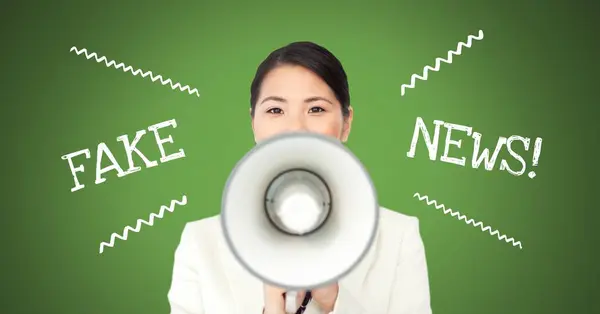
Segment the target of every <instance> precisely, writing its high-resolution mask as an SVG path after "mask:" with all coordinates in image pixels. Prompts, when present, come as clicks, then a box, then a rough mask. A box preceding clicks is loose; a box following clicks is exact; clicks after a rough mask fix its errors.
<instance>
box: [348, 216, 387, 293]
mask: <svg viewBox="0 0 600 314" xmlns="http://www.w3.org/2000/svg"><path fill="white" fill-rule="evenodd" d="M380 227H381V224H378V228H377V231H376V232H375V239H373V244H372V245H371V247H370V248H369V249H368V251H367V253H366V254H365V256H364V258H363V259H362V261H360V263H359V264H358V265H357V266H356V267H355V268H354V269H353V270H352V271H350V273H349V274H348V275H347V276H346V277H344V278H342V279H341V280H340V285H341V286H343V287H344V289H346V290H347V291H349V292H350V293H352V295H354V297H358V296H361V295H362V294H363V291H362V289H361V288H362V287H364V286H365V284H366V282H367V280H368V279H369V278H368V276H369V272H370V271H371V268H372V266H373V264H374V262H375V259H376V258H377V254H378V252H379V243H380V241H379V238H380Z"/></svg>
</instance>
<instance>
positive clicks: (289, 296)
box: [285, 291, 312, 314]
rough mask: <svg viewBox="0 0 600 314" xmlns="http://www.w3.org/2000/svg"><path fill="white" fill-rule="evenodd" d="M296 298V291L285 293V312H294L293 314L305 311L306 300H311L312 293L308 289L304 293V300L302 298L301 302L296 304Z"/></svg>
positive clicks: (301, 313)
mask: <svg viewBox="0 0 600 314" xmlns="http://www.w3.org/2000/svg"><path fill="white" fill-rule="evenodd" d="M297 299H298V292H297V291H288V292H286V293H285V312H286V313H295V314H303V313H304V311H306V306H307V305H308V302H310V300H312V293H311V292H310V291H307V292H306V295H304V300H302V304H301V305H300V306H298V304H297V303H296V301H297Z"/></svg>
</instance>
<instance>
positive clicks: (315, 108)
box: [308, 107, 325, 113]
mask: <svg viewBox="0 0 600 314" xmlns="http://www.w3.org/2000/svg"><path fill="white" fill-rule="evenodd" d="M308 112H310V113H319V112H325V109H323V108H321V107H312V108H310V110H308Z"/></svg>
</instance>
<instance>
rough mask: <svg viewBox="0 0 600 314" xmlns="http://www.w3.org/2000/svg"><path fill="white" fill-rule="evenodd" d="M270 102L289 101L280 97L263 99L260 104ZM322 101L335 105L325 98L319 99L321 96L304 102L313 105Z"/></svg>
mask: <svg viewBox="0 0 600 314" xmlns="http://www.w3.org/2000/svg"><path fill="white" fill-rule="evenodd" d="M269 100H272V101H276V102H282V103H287V100H286V99H285V98H283V97H279V96H269V97H265V99H263V100H262V101H261V102H260V103H261V104H263V103H264V102H266V101H269ZM320 100H321V101H326V102H328V103H330V104H332V105H333V103H332V102H331V101H330V100H329V99H327V98H323V97H319V96H313V97H309V98H306V99H305V100H304V103H311V102H315V101H320Z"/></svg>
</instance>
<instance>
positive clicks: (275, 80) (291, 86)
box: [261, 65, 335, 98]
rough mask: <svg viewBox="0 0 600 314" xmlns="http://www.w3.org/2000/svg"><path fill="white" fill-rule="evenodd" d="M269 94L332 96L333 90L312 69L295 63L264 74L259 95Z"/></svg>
mask: <svg viewBox="0 0 600 314" xmlns="http://www.w3.org/2000/svg"><path fill="white" fill-rule="evenodd" d="M271 94H280V95H278V96H286V95H289V96H290V97H293V96H294V95H301V96H306V95H307V94H311V96H327V97H333V91H332V90H331V88H329V86H328V85H327V83H325V81H323V80H322V79H321V78H320V77H319V76H318V75H316V74H315V73H313V72H312V71H310V70H308V69H306V68H304V67H302V66H297V65H282V66H278V67H276V68H275V69H273V70H271V71H270V72H269V73H268V74H267V75H266V76H265V78H264V80H263V82H262V84H261V97H266V96H272V95H271ZM333 98H335V97H333Z"/></svg>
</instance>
